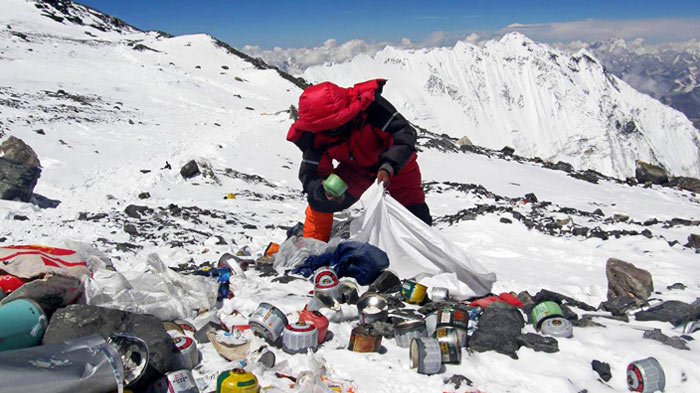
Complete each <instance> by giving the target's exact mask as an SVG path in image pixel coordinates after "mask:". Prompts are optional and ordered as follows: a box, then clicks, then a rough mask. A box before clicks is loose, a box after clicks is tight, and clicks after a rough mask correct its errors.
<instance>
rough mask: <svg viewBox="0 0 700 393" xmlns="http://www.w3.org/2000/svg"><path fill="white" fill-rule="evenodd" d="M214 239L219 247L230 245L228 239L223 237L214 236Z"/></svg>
mask: <svg viewBox="0 0 700 393" xmlns="http://www.w3.org/2000/svg"><path fill="white" fill-rule="evenodd" d="M214 237H216V239H217V240H216V243H215V244H216V245H217V246H225V245H227V244H228V242H227V241H226V239H224V238H223V237H221V236H219V235H214Z"/></svg>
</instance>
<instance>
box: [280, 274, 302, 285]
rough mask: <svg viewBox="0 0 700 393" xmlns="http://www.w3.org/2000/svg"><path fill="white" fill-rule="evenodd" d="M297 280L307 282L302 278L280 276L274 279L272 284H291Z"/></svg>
mask: <svg viewBox="0 0 700 393" xmlns="http://www.w3.org/2000/svg"><path fill="white" fill-rule="evenodd" d="M297 280H300V281H306V279H304V278H302V277H297V276H290V275H284V276H279V277H275V278H273V279H272V282H278V283H280V284H289V283H290V282H292V281H297Z"/></svg>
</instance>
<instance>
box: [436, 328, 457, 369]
mask: <svg viewBox="0 0 700 393" xmlns="http://www.w3.org/2000/svg"><path fill="white" fill-rule="evenodd" d="M435 338H436V339H437V340H438V343H440V352H441V353H442V363H444V364H459V363H461V362H462V347H461V345H460V343H459V333H458V329H456V328H453V327H441V328H437V329H435Z"/></svg>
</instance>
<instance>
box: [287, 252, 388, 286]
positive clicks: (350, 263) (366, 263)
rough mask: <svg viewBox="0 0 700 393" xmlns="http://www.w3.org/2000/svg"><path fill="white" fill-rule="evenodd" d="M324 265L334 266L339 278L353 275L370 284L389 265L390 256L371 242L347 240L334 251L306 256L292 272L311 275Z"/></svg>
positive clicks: (364, 283) (356, 278) (361, 282)
mask: <svg viewBox="0 0 700 393" xmlns="http://www.w3.org/2000/svg"><path fill="white" fill-rule="evenodd" d="M322 266H330V267H332V268H333V270H335V273H336V274H337V275H338V278H343V277H352V278H354V279H355V280H357V283H358V284H360V285H369V284H371V283H372V282H373V281H374V280H375V279H376V278H377V277H378V276H379V275H380V274H381V273H382V271H384V269H386V268H387V267H389V257H388V256H387V255H386V253H385V252H384V251H382V250H381V249H379V248H377V247H375V246H373V245H371V244H367V243H362V242H345V243H340V244H339V245H338V247H336V249H335V251H334V252H332V253H326V254H321V255H312V256H310V257H308V258H306V260H305V261H304V263H303V264H302V265H300V266H297V267H295V268H294V269H293V270H292V273H294V274H301V275H303V276H304V277H310V276H311V275H312V274H314V271H316V269H318V268H319V267H322Z"/></svg>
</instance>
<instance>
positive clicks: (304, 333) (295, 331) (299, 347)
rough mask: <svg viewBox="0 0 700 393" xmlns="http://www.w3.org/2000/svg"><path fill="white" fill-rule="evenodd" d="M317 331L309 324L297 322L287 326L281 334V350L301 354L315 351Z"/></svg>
mask: <svg viewBox="0 0 700 393" xmlns="http://www.w3.org/2000/svg"><path fill="white" fill-rule="evenodd" d="M317 347H318V330H316V327H315V326H314V325H311V324H306V323H304V322H297V323H292V324H289V325H287V326H286V327H285V328H284V333H282V349H283V350H284V351H285V352H287V353H301V352H306V351H307V350H309V349H311V350H314V351H315V350H316V348H317Z"/></svg>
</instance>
